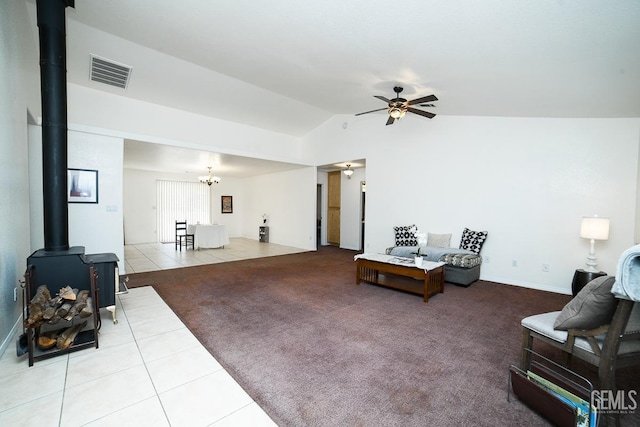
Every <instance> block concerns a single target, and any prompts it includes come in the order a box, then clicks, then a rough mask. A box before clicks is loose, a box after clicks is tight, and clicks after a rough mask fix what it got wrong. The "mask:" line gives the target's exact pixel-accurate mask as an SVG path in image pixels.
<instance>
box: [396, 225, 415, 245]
mask: <svg viewBox="0 0 640 427" xmlns="http://www.w3.org/2000/svg"><path fill="white" fill-rule="evenodd" d="M415 230H416V226H415V224H413V225H401V226H396V227H393V232H394V233H395V236H396V246H417V245H418V239H417V238H416V234H415Z"/></svg>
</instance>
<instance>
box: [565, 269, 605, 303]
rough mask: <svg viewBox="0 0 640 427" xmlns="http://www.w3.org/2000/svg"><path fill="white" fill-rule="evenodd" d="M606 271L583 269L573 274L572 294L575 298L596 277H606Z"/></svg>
mask: <svg viewBox="0 0 640 427" xmlns="http://www.w3.org/2000/svg"><path fill="white" fill-rule="evenodd" d="M606 275H607V273H605V272H604V271H585V270H583V269H579V270H576V272H575V273H574V274H573V282H571V293H572V294H573V296H574V297H575V296H576V295H577V294H578V292H580V290H582V288H584V287H585V285H586V284H587V283H589V282H590V281H592V280H593V279H595V278H596V277H600V276H606Z"/></svg>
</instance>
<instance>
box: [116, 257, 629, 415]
mask: <svg viewBox="0 0 640 427" xmlns="http://www.w3.org/2000/svg"><path fill="white" fill-rule="evenodd" d="M354 254H355V252H353V251H348V250H342V249H337V248H331V247H326V248H321V249H320V250H319V251H318V252H306V253H300V254H293V255H284V256H278V257H269V258H262V259H256V260H245V261H236V262H229V263H222V264H213V265H206V266H199V267H189V268H182V269H175V270H164V271H158V272H150V273H139V274H132V275H130V276H129V278H130V281H129V283H128V285H129V286H131V287H136V286H146V285H152V286H153V287H154V288H155V289H156V290H157V292H158V293H159V294H160V295H161V296H162V298H163V299H164V300H165V301H166V302H167V304H169V306H170V307H171V308H172V309H173V310H174V311H175V312H176V313H177V315H178V316H179V317H180V319H182V321H183V322H184V323H185V324H186V325H187V327H188V328H189V329H190V330H191V331H192V332H193V334H194V335H195V336H196V337H197V338H198V339H199V340H200V341H201V342H202V344H203V345H204V346H205V347H206V348H207V349H208V350H209V351H210V352H211V353H212V354H213V355H214V356H215V357H216V359H217V360H218V361H219V362H220V363H221V364H222V365H223V366H224V367H225V369H227V370H228V371H229V373H230V374H231V375H232V376H233V377H234V378H235V379H236V381H238V383H239V384H240V385H241V386H242V387H243V388H244V389H245V390H246V391H247V392H248V393H249V394H250V395H251V397H252V398H253V399H254V400H255V401H256V402H257V403H258V404H259V405H260V406H261V407H262V408H263V409H264V410H265V411H266V412H267V413H268V414H269V415H270V416H271V417H272V418H273V420H274V421H275V422H276V423H277V424H278V425H280V426H374V425H375V426H460V425H482V426H489V425H490V426H538V425H548V424H547V422H546V421H545V420H544V419H542V418H541V417H539V416H538V415H537V414H536V413H534V412H532V411H531V410H530V409H528V408H527V407H526V406H524V405H522V404H521V403H520V402H514V401H512V402H507V394H506V389H507V369H508V366H509V364H511V363H517V361H518V360H519V355H520V346H521V327H520V320H521V319H522V318H523V317H526V316H529V315H532V314H537V313H543V312H546V311H553V310H559V309H561V308H562V307H563V306H564V304H565V303H566V302H567V301H569V299H570V297H569V296H567V295H559V294H554V293H549V292H542V291H536V290H532V289H526V288H520V287H515V286H508V285H502V284H498V283H492V282H484V281H479V282H476V283H474V284H472V285H471V286H470V287H469V288H462V287H458V286H454V285H452V284H449V283H446V284H445V292H444V294H437V295H435V296H433V297H432V298H430V299H429V303H427V304H425V303H424V302H423V301H422V298H421V297H420V296H416V295H411V294H407V293H403V292H400V291H397V290H392V289H387V288H383V287H379V286H375V285H371V284H367V283H363V284H361V285H360V286H356V285H355V263H354V261H353V255H354ZM538 349H539V350H540V351H541V352H543V353H544V354H546V355H549V356H551V357H553V358H554V359H556V360H559V358H558V356H559V355H558V354H557V353H554V351H555V349H552V348H550V347H547V348H545V347H544V346H540V347H539V348H538ZM574 367H575V368H576V369H580V370H581V373H582V374H583V375H587V376H589V377H590V378H595V377H596V371H595V369H594V368H592V367H591V366H589V365H586V364H577V365H574ZM623 376H624V380H627V381H626V382H628V384H632V385H636V388H637V384H638V383H640V373H639V372H638V370H633V371H627V372H626V373H625V374H624V375H623ZM619 382H620V383H621V384H620V385H621V386H624V382H625V381H621V380H620V379H619ZM634 419H635V417H634ZM623 421H625V420H623ZM629 421H630V422H634V421H632V420H629ZM636 421H637V419H636ZM625 424H626V425H632V424H629V423H628V422H627V423H623V425H625Z"/></svg>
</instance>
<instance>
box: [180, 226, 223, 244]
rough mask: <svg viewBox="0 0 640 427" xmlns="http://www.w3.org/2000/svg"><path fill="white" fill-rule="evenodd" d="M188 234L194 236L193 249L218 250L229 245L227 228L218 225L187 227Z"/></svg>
mask: <svg viewBox="0 0 640 427" xmlns="http://www.w3.org/2000/svg"><path fill="white" fill-rule="evenodd" d="M187 231H188V232H189V234H193V235H194V240H193V247H194V249H198V248H219V247H222V246H224V245H228V244H229V233H227V227H226V226H224V225H220V224H196V225H189V226H188V227H187Z"/></svg>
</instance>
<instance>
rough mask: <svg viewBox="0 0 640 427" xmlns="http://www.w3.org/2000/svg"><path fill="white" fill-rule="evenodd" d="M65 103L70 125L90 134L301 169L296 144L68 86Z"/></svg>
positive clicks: (258, 131) (286, 138) (245, 128)
mask: <svg viewBox="0 0 640 427" xmlns="http://www.w3.org/2000/svg"><path fill="white" fill-rule="evenodd" d="M68 98H69V105H68V114H69V123H73V124H77V125H80V124H81V125H82V126H86V127H88V129H90V131H96V130H100V129H101V130H102V131H101V133H102V134H104V135H111V136H118V137H122V138H125V139H127V138H128V139H136V140H140V141H147V142H154V143H161V144H169V145H176V146H180V147H187V148H195V149H205V150H211V151H215V152H218V153H227V154H235V155H240V156H248V157H254V158H259V159H267V160H277V161H282V162H291V163H300V161H299V160H300V147H299V145H298V139H297V138H294V137H292V136H290V135H284V134H279V133H275V132H269V131H266V130H262V129H258V128H252V127H250V126H246V125H242V124H239V123H232V122H226V121H224V120H219V119H215V118H212V117H206V116H202V115H198V114H193V113H189V112H186V111H181V110H177V109H175V108H169V107H164V106H161V105H156V104H151V103H148V102H142V101H136V100H133V99H129V98H126V97H124V96H117V95H113V94H109V93H106V92H100V91H97V90H93V89H89V88H86V87H83V86H78V85H74V84H69V85H68ZM87 106H91V108H88V107H87ZM78 129H79V130H82V129H81V128H80V127H78Z"/></svg>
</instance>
